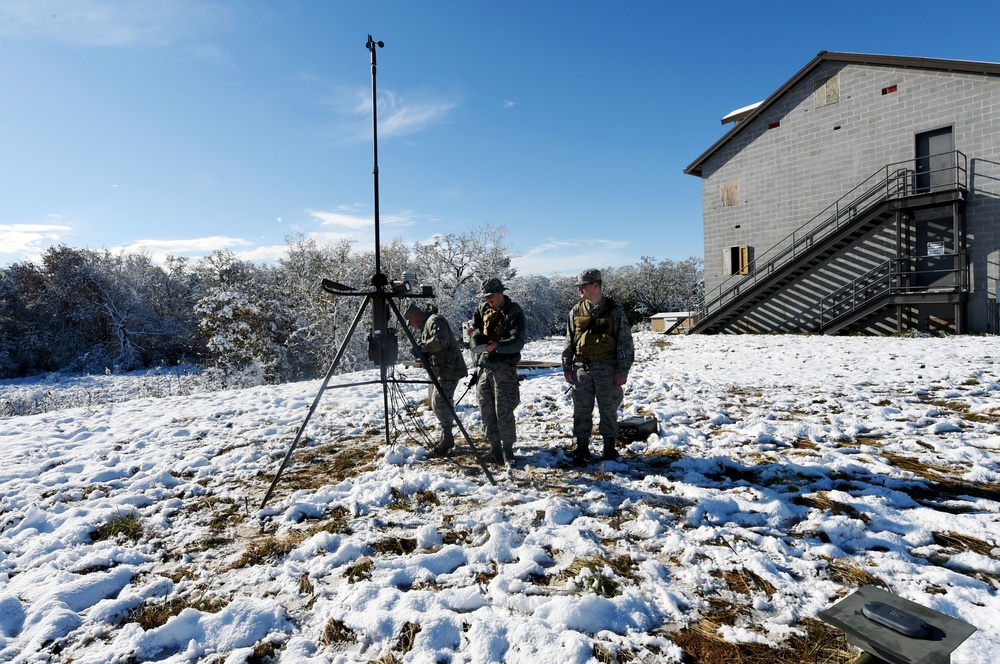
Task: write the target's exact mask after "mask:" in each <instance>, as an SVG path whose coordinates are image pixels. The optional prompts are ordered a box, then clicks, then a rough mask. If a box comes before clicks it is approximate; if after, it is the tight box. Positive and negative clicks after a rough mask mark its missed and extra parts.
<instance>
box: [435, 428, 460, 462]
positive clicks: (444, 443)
mask: <svg viewBox="0 0 1000 664" xmlns="http://www.w3.org/2000/svg"><path fill="white" fill-rule="evenodd" d="M453 447H455V435H454V434H453V433H452V431H451V427H447V428H445V429H442V430H441V442H440V443H438V444H437V445H436V446H435V447H434V449H433V450H432V451H431V456H436V457H446V456H448V453H449V452H451V450H452V448H453Z"/></svg>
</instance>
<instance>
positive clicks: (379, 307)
mask: <svg viewBox="0 0 1000 664" xmlns="http://www.w3.org/2000/svg"><path fill="white" fill-rule="evenodd" d="M383 46H384V44H383V43H382V42H376V41H375V40H373V39H372V36H371V35H368V42H367V43H366V44H365V47H366V48H367V49H368V50H369V51H371V56H372V137H373V143H374V146H375V148H374V161H375V167H374V170H373V175H374V179H375V274H374V275H372V278H371V286H372V288H371V290H367V291H356V290H353V289H351V288H350V287H348V286H344V285H343V284H338V283H336V282H334V281H331V280H329V279H324V280H323V282H322V286H323V289H324V290H325V291H327V292H329V293H334V294H336V295H347V296H354V297H363V298H364V300H362V302H361V306H360V307H359V308H358V313H357V315H356V316H355V317H354V321H353V322H352V323H351V327H350V328H349V329H348V330H347V334H346V335H345V336H344V340H343V341H342V342H341V344H340V348H339V349H338V350H337V354H336V356H334V358H333V362H332V363H331V364H330V369H329V370H328V371H327V372H326V378H324V379H323V384H322V385H321V386H320V388H319V392H317V393H316V398H315V399H313V402H312V405H311V406H310V407H309V411H308V412H307V413H306V417H305V419H304V420H303V421H302V424H301V425H300V426H299V429H298V431H297V432H296V434H295V439H294V440H293V441H292V444H291V446H290V447H289V448H288V451H287V452H286V453H285V458H284V459H282V461H281V465H280V466H279V467H278V472H277V473H275V475H274V480H273V481H272V482H271V486H270V487H269V488H268V490H267V493H266V494H265V495H264V500H262V501H261V504H260V508H261V509H264V507H265V506H266V505H267V501H268V500H269V499H270V498H271V494H272V493H273V492H274V487H275V486H277V484H278V480H279V479H280V478H281V473H282V472H284V470H285V466H287V465H288V462H289V460H290V459H291V457H292V452H294V451H295V448H296V446H298V444H299V440H300V439H301V438H302V433H303V432H304V431H305V428H306V425H307V424H308V423H309V420H310V418H312V415H313V413H314V412H315V411H316V407H317V406H318V405H319V400H320V397H322V396H323V392H325V391H326V389H327V387H328V386H329V384H330V379H331V378H332V377H333V374H334V372H335V371H336V370H337V366H338V365H339V364H340V360H341V358H342V357H343V356H344V351H345V350H346V349H347V345H348V343H350V341H351V337H352V336H354V331H355V330H356V329H357V327H358V324H359V323H360V322H361V317H362V316H363V315H364V313H365V309H366V308H367V307H368V304H369V303H371V304H372V331H371V334H370V335H369V337H368V359H370V360H372V361H373V362H375V363H376V364H378V367H379V378H378V380H377V381H376V380H368V381H361V382H356V383H347V384H344V385H337V386H336V387H352V386H357V385H372V384H375V383H380V384H381V385H382V408H383V414H384V417H385V442H386V444H387V445H391V443H392V441H391V438H390V433H389V383H390V382H392V383H431V384H432V385H434V389H436V390H437V391H438V394H440V395H441V398H442V401H444V402H445V403H448V407H449V408H450V409H451V411H452V416H453V417H454V420H455V423H456V424H457V425H458V429H459V431H461V432H462V435H463V436H464V437H465V440H466V441H467V442H468V443H469V447H470V448H472V452H473V453H474V454H475V456H476V461H478V462H479V465H480V466H481V467H482V469H483V472H484V473H486V477H487V478H488V479H489V481H490V484H493V485H496V480H495V479H494V478H493V474H492V473H490V469H489V467H488V466H487V465H486V460H485V459H484V458H483V456H482V454H480V452H479V450H478V449H477V448H476V446H475V445H474V444H473V442H472V438H471V437H470V436H469V432H468V431H466V430H465V427H464V426H463V425H462V421H461V420H460V419H459V418H458V414H457V413H456V412H455V406H454V404H452V403H451V402H450V401H449V400H448V399H447V398H446V395H445V393H444V389H443V388H442V387H441V383H440V382H439V381H438V378H437V376H436V375H434V371H433V369H431V365H430V362H429V361H428V359H427V357H426V355H424V353H423V351H422V350H420V345H419V344H418V343H417V340H416V339H415V338H414V336H413V333H412V332H410V329H409V326H408V325H407V323H406V321H405V320H404V319H403V315H402V314H401V313H400V311H399V307H398V306H397V305H396V300H397V299H400V298H403V297H411V298H426V297H433V295H430V294H423V293H419V294H416V293H410V292H409V288H410V284H405V287H396V288H394V287H393V284H392V283H391V282H390V281H389V278H388V277H386V275H385V274H383V273H382V263H381V252H380V245H379V208H378V115H377V112H376V96H375V48H376V47H378V48H382V47H383ZM390 313H391V314H393V315H395V319H396V321H397V322H398V323H399V324H400V329H402V330H403V331H404V332H405V333H406V338H407V340H408V341H409V342H410V346H411V348H412V349H413V350H414V354H415V355H417V357H418V358H419V359H420V361H421V364H422V365H423V367H424V369H425V370H426V371H427V376H428V378H429V380H398V379H395V378H394V379H393V380H392V381H390V380H389V378H388V374H389V367H390V366H392V365H393V364H395V363H396V360H397V358H398V354H399V341H398V339H397V337H396V330H395V329H394V328H390V327H389V316H390Z"/></svg>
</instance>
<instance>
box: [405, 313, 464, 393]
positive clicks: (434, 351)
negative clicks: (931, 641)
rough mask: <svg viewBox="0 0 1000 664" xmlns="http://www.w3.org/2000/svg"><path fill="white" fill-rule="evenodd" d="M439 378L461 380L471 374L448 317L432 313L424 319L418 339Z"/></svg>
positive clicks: (421, 348)
mask: <svg viewBox="0 0 1000 664" xmlns="http://www.w3.org/2000/svg"><path fill="white" fill-rule="evenodd" d="M417 344H418V345H419V346H420V350H421V351H423V353H424V355H426V356H427V359H428V361H429V362H430V365H431V369H433V371H434V375H435V376H436V377H437V378H438V380H460V379H462V378H464V377H465V376H467V375H468V374H469V369H468V368H467V367H466V366H465V358H464V357H462V347H461V345H460V342H459V340H458V339H457V338H456V337H455V335H454V334H452V332H451V325H449V324H448V319H446V318H445V317H444V316H442V315H441V314H438V313H432V314H430V315H429V316H428V317H427V320H425V321H424V326H423V328H421V330H420V337H419V338H418V339H417Z"/></svg>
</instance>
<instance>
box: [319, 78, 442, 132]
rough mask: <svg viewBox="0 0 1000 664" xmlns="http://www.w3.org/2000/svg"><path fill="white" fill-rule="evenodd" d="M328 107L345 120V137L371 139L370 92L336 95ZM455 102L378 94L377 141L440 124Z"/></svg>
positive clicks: (360, 90) (416, 96)
mask: <svg viewBox="0 0 1000 664" xmlns="http://www.w3.org/2000/svg"><path fill="white" fill-rule="evenodd" d="M335 94H336V97H337V98H336V99H335V100H334V101H333V103H332V106H333V107H334V109H335V110H336V112H337V113H338V114H339V115H341V116H342V117H344V118H346V119H348V120H349V122H348V125H347V127H346V133H347V134H348V135H349V136H350V137H351V138H352V139H355V140H362V139H365V140H367V139H370V138H371V135H372V117H371V116H372V101H371V92H370V91H367V92H366V91H365V90H363V89H361V88H357V89H354V90H343V89H341V90H338V91H336V93H335ZM459 105H460V101H459V100H458V99H450V98H447V97H444V96H439V97H435V96H429V95H425V96H421V95H419V94H418V95H414V96H413V97H408V98H404V97H402V96H398V95H396V94H395V93H394V92H389V91H382V92H380V94H379V102H378V135H379V138H390V137H395V136H408V135H410V134H416V133H418V132H421V131H423V130H424V129H426V128H427V127H430V126H433V125H436V124H441V123H443V122H444V121H445V120H446V119H447V117H448V115H449V114H450V113H451V112H452V111H453V110H454V109H456V108H458V106H459Z"/></svg>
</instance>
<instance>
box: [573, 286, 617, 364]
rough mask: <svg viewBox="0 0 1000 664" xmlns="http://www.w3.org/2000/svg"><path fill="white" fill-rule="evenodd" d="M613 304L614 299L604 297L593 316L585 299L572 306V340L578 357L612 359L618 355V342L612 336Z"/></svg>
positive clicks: (613, 325) (590, 359)
mask: <svg viewBox="0 0 1000 664" xmlns="http://www.w3.org/2000/svg"><path fill="white" fill-rule="evenodd" d="M614 306H615V303H614V300H612V299H611V298H610V297H606V298H604V300H603V301H602V302H601V306H600V308H598V310H597V313H595V314H594V315H593V316H591V313H590V303H589V302H587V300H580V301H579V302H578V303H577V305H576V306H575V307H573V327H574V334H573V342H574V346H575V348H576V357H577V358H578V359H581V360H586V361H597V360H614V359H616V358H617V357H618V343H617V342H616V341H615V337H614V332H615V319H614V316H612V315H611V313H612V310H613V309H614Z"/></svg>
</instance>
